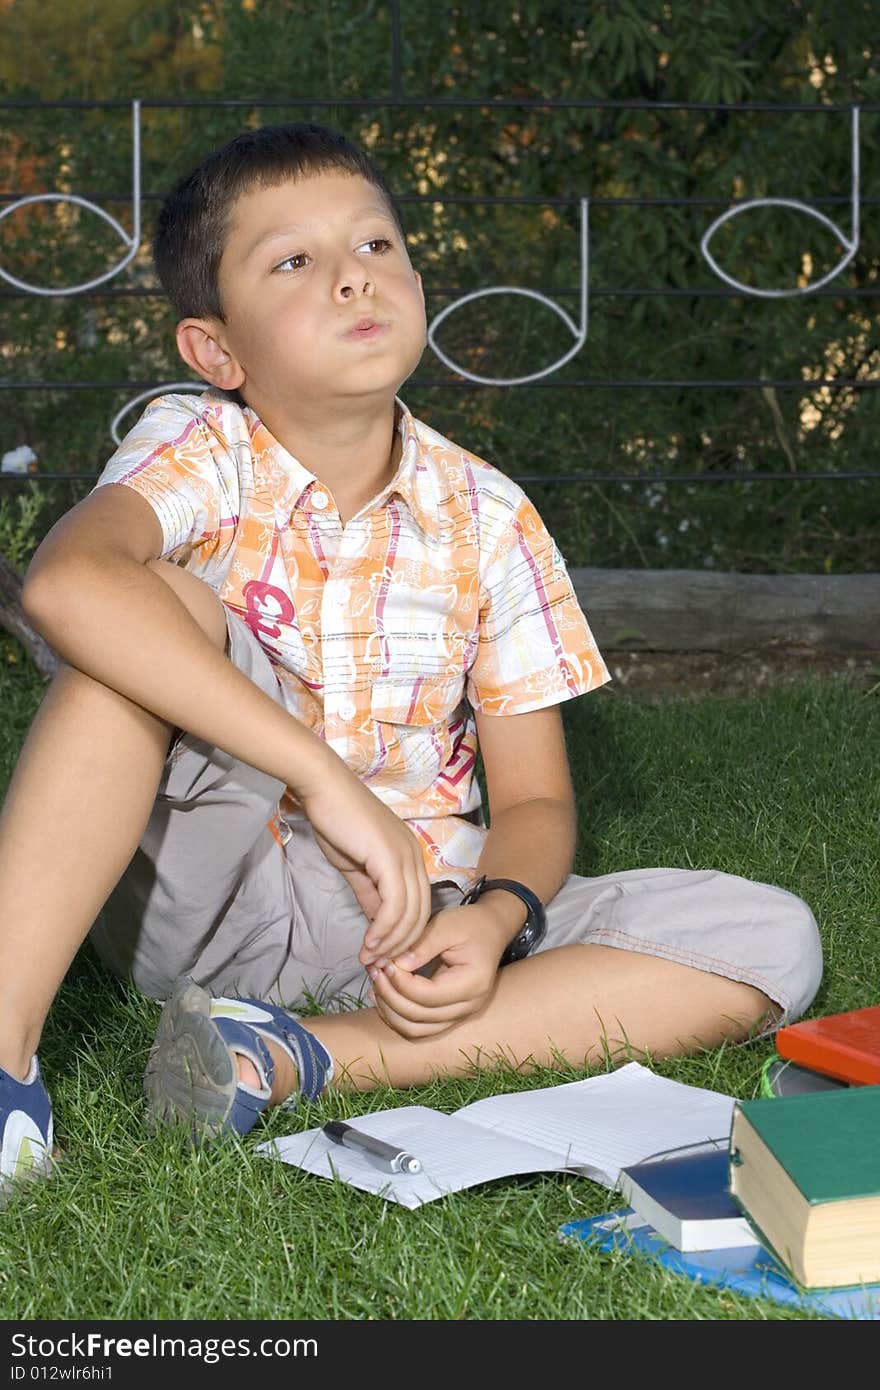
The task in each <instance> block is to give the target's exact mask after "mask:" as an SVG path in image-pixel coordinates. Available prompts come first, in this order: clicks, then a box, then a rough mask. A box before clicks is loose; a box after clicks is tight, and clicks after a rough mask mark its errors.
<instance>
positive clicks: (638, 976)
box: [272, 946, 776, 1101]
mask: <svg viewBox="0 0 880 1390" xmlns="http://www.w3.org/2000/svg"><path fill="white" fill-rule="evenodd" d="M775 1012H776V1010H775V1006H774V1005H773V1004H772V1003H771V1001H770V1000H769V999H768V998H767V996H766V995H765V994H762V993H761V991H760V990H757V989H753V988H752V986H751V985H744V984H740V983H738V982H737V981H735V980H729V979H727V978H725V977H724V976H722V975H713V974H709V973H708V972H706V971H703V970H696V969H694V968H693V967H691V966H687V965H679V964H678V963H677V962H674V961H668V960H664V959H663V958H662V957H659V956H648V955H642V954H639V953H637V952H635V951H624V950H619V949H617V948H615V947H612V946H562V947H560V948H558V949H557V950H552V951H544V952H541V953H539V954H538V955H536V956H532V957H530V958H529V959H527V960H523V961H517V962H516V963H514V964H512V965H508V966H505V967H504V969H503V970H500V971H499V973H498V983H497V986H496V989H495V992H494V994H493V995H492V997H491V999H490V1000H489V1002H488V1003H487V1004H486V1005H485V1007H484V1008H483V1009H482V1010H481V1012H479V1013H477V1014H474V1015H473V1016H472V1017H470V1018H468V1019H465V1020H464V1021H463V1022H462V1023H459V1024H456V1025H455V1026H454V1027H451V1028H449V1029H448V1030H447V1031H446V1032H444V1033H438V1034H435V1035H434V1036H432V1037H427V1038H421V1039H418V1040H416V1041H412V1040H410V1039H407V1038H404V1037H401V1035H400V1034H399V1033H396V1032H395V1031H394V1030H393V1029H391V1028H390V1027H389V1026H388V1025H387V1024H386V1023H384V1022H383V1020H382V1018H381V1017H380V1015H379V1014H378V1013H377V1011H376V1010H375V1009H354V1010H352V1011H351V1012H346V1013H339V1014H324V1015H321V1016H320V1017H317V1018H304V1019H302V1020H301V1022H302V1023H303V1024H304V1025H305V1026H306V1027H307V1028H308V1029H309V1030H310V1031H311V1032H313V1033H314V1034H315V1035H316V1037H318V1038H320V1040H321V1042H322V1043H324V1045H325V1046H326V1047H327V1048H328V1050H329V1051H330V1053H331V1054H332V1056H333V1059H334V1065H335V1075H334V1081H333V1085H334V1086H338V1087H340V1088H342V1089H346V1090H352V1089H354V1090H369V1089H371V1088H372V1087H374V1086H376V1085H392V1086H416V1085H420V1084H424V1083H427V1082H429V1081H431V1080H432V1079H433V1078H434V1077H435V1076H437V1075H440V1074H446V1075H455V1074H461V1073H465V1072H469V1071H472V1070H473V1068H474V1066H475V1065H478V1066H481V1067H487V1068H488V1067H491V1066H493V1065H497V1064H498V1063H499V1062H506V1063H507V1064H513V1065H515V1066H518V1067H520V1068H521V1069H522V1070H523V1071H528V1070H530V1069H531V1067H532V1066H534V1065H552V1063H553V1062H554V1061H555V1060H558V1059H559V1058H560V1057H562V1058H565V1059H566V1060H567V1061H569V1062H570V1063H572V1064H573V1065H574V1066H578V1067H579V1066H583V1065H584V1064H585V1063H591V1064H594V1065H595V1064H596V1063H602V1062H603V1061H604V1059H605V1058H606V1057H608V1056H611V1057H612V1058H614V1060H616V1061H618V1062H622V1061H625V1060H629V1059H631V1058H634V1059H638V1058H639V1057H640V1056H646V1055H647V1056H652V1057H662V1056H666V1057H668V1056H675V1055H679V1054H682V1053H686V1052H693V1051H696V1050H697V1049H699V1048H700V1047H717V1046H719V1045H720V1044H721V1043H722V1042H723V1041H724V1040H725V1039H729V1040H731V1041H738V1040H740V1039H742V1038H744V1037H746V1036H748V1034H749V1033H750V1032H751V1031H752V1029H753V1028H754V1027H755V1025H756V1024H757V1023H758V1022H759V1021H761V1020H763V1019H765V1018H768V1017H772V1016H774V1014H775ZM272 1051H273V1056H274V1057H275V1060H276V1063H277V1066H278V1071H277V1073H276V1082H275V1086H274V1087H273V1093H272V1094H273V1100H276V1101H277V1100H283V1099H284V1098H285V1097H286V1096H287V1095H289V1094H290V1091H291V1089H292V1087H293V1085H294V1084H295V1075H294V1072H293V1068H292V1066H291V1064H290V1063H289V1062H288V1061H287V1060H286V1059H285V1058H284V1057H283V1056H282V1055H281V1053H280V1049H277V1048H274V1047H273V1049H272Z"/></svg>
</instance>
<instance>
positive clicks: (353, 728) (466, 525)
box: [0, 124, 821, 1177]
mask: <svg viewBox="0 0 880 1390" xmlns="http://www.w3.org/2000/svg"><path fill="white" fill-rule="evenodd" d="M155 257H156V266H157V270H158V273H159V276H160V278H161V281H162V284H163V286H164V288H165V290H166V292H167V293H168V295H169V297H170V298H171V300H172V302H173V303H174V305H175V307H176V309H177V312H178V315H179V318H180V322H179V323H178V325H177V344H178V348H179V350H180V353H181V355H182V357H183V358H184V360H185V361H186V362H187V363H188V365H189V366H190V367H191V368H192V370H193V371H194V372H196V373H198V375H199V376H200V377H201V378H203V379H204V380H205V381H206V382H207V383H209V385H210V387H211V389H210V390H209V391H208V392H207V393H206V394H205V395H203V396H195V395H193V396H185V395H168V396H165V397H161V398H160V399H158V400H156V401H154V402H153V403H152V405H151V406H150V407H149V408H148V410H147V411H146V412H145V414H144V416H143V417H142V419H141V420H140V421H139V422H138V424H136V425H135V427H134V428H133V429H132V431H131V432H130V433H129V435H128V436H127V437H126V439H125V440H124V441H123V443H122V445H121V446H120V448H119V449H118V450H117V452H116V453H115V454H114V456H113V457H112V458H111V459H110V461H109V463H108V464H107V467H106V469H105V470H104V473H103V474H102V476H101V479H100V481H99V483H98V484H97V486H96V488H95V489H94V490H93V491H92V493H91V494H90V495H89V496H88V497H86V498H85V499H84V500H83V501H82V502H80V503H79V505H78V506H76V507H74V508H73V509H72V510H71V511H70V512H68V513H67V515H66V516H64V517H63V518H62V519H61V520H60V521H59V522H58V523H57V525H56V526H55V527H54V528H53V529H52V531H51V532H50V533H49V535H48V536H47V537H46V539H45V540H44V541H43V543H42V545H41V546H40V547H39V550H38V551H37V553H36V555H35V556H34V559H33V561H32V563H31V566H30V568H29V570H28V573H27V576H26V579H25V586H24V595H23V601H24V607H25V611H26V612H27V614H28V616H29V617H30V619H31V621H32V622H33V624H34V626H35V627H36V628H37V629H38V630H39V631H40V632H41V633H42V634H43V636H44V637H45V638H46V639H47V640H48V641H49V642H50V643H51V644H52V645H53V647H54V648H55V649H56V650H57V652H58V653H59V655H60V657H61V658H62V660H63V662H64V663H65V664H64V665H63V666H62V668H61V671H60V674H59V675H58V676H57V678H56V679H55V681H54V682H53V684H52V686H51V687H50V689H49V691H48V692H47V695H46V697H45V699H44V701H43V704H42V706H41V708H40V710H39V712H38V714H37V717H36V719H35V720H34V723H33V726H32V729H31V731H30V733H29V736H28V739H27V741H26V743H25V746H24V748H23V750H22V754H21V757H20V759H19V762H18V766H17V768H16V771H15V774H14V777H13V781H12V784H11V787H10V790H9V793H8V797H7V802H6V806H5V809H4V813H3V817H2V821H0V991H2V1008H0V1066H2V1068H3V1069H4V1070H3V1072H2V1075H0V1107H2V1110H0V1131H2V1134H3V1156H2V1173H3V1174H4V1175H6V1176H7V1177H8V1176H9V1175H11V1174H19V1173H22V1172H27V1171H31V1172H32V1173H34V1174H36V1173H39V1172H42V1171H44V1170H45V1169H46V1168H47V1167H48V1165H49V1154H50V1150H51V1144H52V1130H51V1107H50V1104H49V1100H48V1096H47V1094H46V1092H45V1090H44V1089H43V1083H42V1080H41V1077H40V1073H39V1066H38V1063H37V1058H36V1050H37V1046H38V1043H39V1038H40V1033H41V1029H42V1026H43V1022H44V1019H45V1016H46V1014H47V1012H48V1009H49V1007H50V1004H51V1001H52V999H53V996H54V994H55V992H56V990H57V989H58V986H59V984H60V983H61V981H62V979H63V978H64V975H65V972H66V970H67V968H68V965H69V963H70V961H71V959H72V958H73V955H74V953H75V952H76V950H77V949H78V947H79V946H80V944H81V942H82V941H83V939H84V938H85V936H86V934H87V933H88V932H89V931H90V930H91V931H92V941H93V943H94V945H95V948H96V949H97V951H98V953H99V955H100V956H101V957H102V959H103V960H104V961H105V963H106V964H107V966H108V967H109V969H111V970H112V971H113V972H114V973H116V974H117V975H119V976H121V977H124V978H130V979H132V980H133V981H134V982H135V983H136V984H137V985H138V986H139V987H140V988H141V989H142V990H144V991H145V992H146V993H147V994H149V995H152V996H153V997H154V998H156V999H161V1000H164V1001H166V1002H165V1004H164V1008H163V1011H162V1016H161V1021H160V1025H159V1029H158V1032H157V1035H156V1041H155V1043H154V1046H153V1049H152V1052H151V1055H150V1060H149V1063H148V1067H147V1076H146V1081H145V1087H146V1091H147V1097H148V1111H149V1115H150V1117H151V1119H152V1120H153V1121H156V1120H161V1119H175V1118H176V1119H183V1120H185V1121H186V1122H187V1123H188V1124H190V1125H191V1126H193V1127H194V1128H196V1129H198V1130H199V1131H201V1132H204V1133H208V1134H213V1133H218V1132H220V1131H222V1130H230V1129H231V1130H234V1131H235V1132H237V1133H240V1134H244V1133H247V1131H248V1130H249V1129H250V1128H251V1127H252V1125H253V1124H254V1123H255V1121H256V1119H257V1117H258V1115H259V1114H260V1113H261V1112H262V1111H264V1110H265V1109H266V1108H267V1106H269V1105H274V1104H278V1103H280V1102H282V1101H284V1100H286V1099H288V1098H289V1097H292V1096H293V1095H298V1094H303V1095H305V1096H307V1097H314V1096H317V1095H318V1094H320V1092H321V1091H322V1090H323V1088H324V1087H325V1086H326V1085H327V1084H328V1082H329V1081H330V1079H331V1077H335V1083H334V1084H336V1085H338V1086H349V1087H359V1088H366V1087H370V1086H372V1085H375V1084H376V1083H377V1082H378V1081H389V1082H391V1083H392V1084H393V1085H396V1086H402V1087H405V1086H412V1085H416V1084H419V1083H423V1082H427V1081H428V1080H429V1079H430V1078H431V1077H432V1076H433V1075H435V1074H438V1073H444V1072H446V1073H454V1072H463V1071H466V1070H468V1069H469V1068H471V1067H473V1066H474V1065H475V1064H478V1065H492V1064H493V1063H497V1062H498V1061H499V1059H507V1060H513V1061H514V1062H515V1063H516V1064H517V1065H523V1066H528V1065H531V1064H534V1063H549V1062H551V1061H552V1060H553V1058H554V1057H555V1056H557V1055H561V1056H563V1057H565V1058H567V1059H569V1060H570V1061H572V1062H573V1063H575V1064H576V1065H578V1066H581V1065H583V1064H585V1063H589V1062H591V1061H596V1060H597V1059H599V1058H601V1057H603V1056H605V1055H608V1054H610V1055H612V1056H615V1057H622V1056H625V1055H630V1054H631V1053H636V1054H640V1053H641V1054H644V1053H645V1052H649V1053H651V1054H653V1055H657V1056H661V1055H668V1054H673V1053H678V1052H682V1051H686V1050H689V1049H693V1048H695V1047H698V1046H714V1045H716V1044H719V1043H720V1042H721V1041H722V1040H724V1039H739V1038H743V1037H745V1036H747V1035H748V1034H750V1033H751V1032H753V1031H754V1029H755V1028H756V1026H758V1025H763V1026H765V1027H767V1026H772V1025H773V1024H774V1023H776V1022H778V1021H779V1019H780V1018H785V1019H791V1018H793V1017H795V1016H796V1015H797V1014H798V1013H800V1012H801V1011H802V1010H803V1009H805V1008H806V1007H807V1005H808V1004H809V1003H810V1001H811V999H812V997H813V995H814V993H815V991H816V988H817V987H818V983H819V978H820V973H821V953H820V949H819V943H818V934H817V930H816V924H815V922H814V920H813V917H812V914H811V913H810V911H809V909H808V908H807V907H806V906H805V905H804V904H803V903H802V902H801V901H800V900H799V899H797V898H795V897H793V896H792V895H791V894H789V893H787V892H784V891H782V890H781V889H778V888H773V887H768V886H765V885H761V884H754V883H749V882H747V881H745V880H742V879H737V878H733V877H731V876H729V875H725V874H717V873H710V872H682V871H678V870H673V869H648V870H634V871H630V872H625V873H618V874H610V875H606V876H605V877H603V878H598V879H586V878H581V877H578V876H576V875H572V874H571V867H572V863H573V858H574V849H575V842H574V835H575V808H574V796H573V791H572V785H571V780H570V776H569V770H568V764H567V759H566V753H565V743H564V736H563V730H562V723H561V717H560V709H559V706H560V704H561V702H562V701H563V700H567V699H570V698H572V697H574V696H577V695H579V694H582V693H584V692H586V691H588V690H591V689H593V688H594V687H596V686H598V685H601V684H602V683H603V682H604V681H605V680H607V672H606V670H605V667H604V665H603V663H602V660H601V657H600V656H599V654H598V652H597V650H596V647H595V644H594V642H593V640H592V637H591V635H590V632H589V629H588V627H587V624H586V620H585V618H584V615H583V613H582V612H581V611H580V608H579V607H578V604H577V602H576V599H575V596H574V593H573V590H572V587H571V584H570V581H569V579H568V576H567V573H566V570H565V566H564V563H563V560H562V557H561V556H560V555H559V552H558V550H557V549H556V547H555V545H554V543H553V541H552V539H551V538H550V536H549V535H548V534H547V532H546V530H545V528H544V527H543V524H542V523H541V521H540V518H539V517H538V516H537V514H536V512H535V510H534V508H533V507H532V506H531V504H530V503H529V501H528V500H527V498H526V497H525V496H524V494H523V493H522V491H521V489H519V488H518V487H517V486H516V485H515V484H514V483H512V482H511V481H510V480H509V479H507V478H506V477H504V476H503V475H502V474H500V473H499V472H497V471H496V470H495V469H494V468H492V467H491V466H490V465H489V464H487V463H484V462H483V461H482V460H480V459H478V458H475V457H474V456H473V455H472V454H469V453H468V452H467V451H466V450H463V449H461V448H459V447H458V446H457V445H454V444H452V443H451V442H450V441H449V440H446V439H443V438H442V437H441V436H440V435H438V434H436V433H435V432H434V431H432V430H431V429H430V428H429V427H428V426H427V425H424V424H422V423H421V422H420V421H418V420H415V419H413V417H412V415H411V414H410V413H409V411H408V410H407V408H406V406H405V405H404V404H403V402H402V401H400V400H399V399H398V398H397V396H396V392H397V390H398V388H399V387H400V385H401V384H402V383H403V382H404V381H406V379H407V378H408V377H409V376H410V375H411V373H412V372H413V370H414V368H415V367H416V365H417V363H418V361H419V359H420V357H421V354H422V351H423V349H424V346H425V338H426V323H425V310H424V297H423V293H422V283H421V278H420V276H419V275H418V273H417V272H416V271H414V270H413V268H412V266H411V264H410V261H409V258H408V255H407V251H406V242H405V237H404V234H403V230H402V226H401V221H400V215H399V212H398V209H397V207H396V205H395V202H394V199H393V197H392V195H391V193H390V191H389V190H388V188H387V186H386V184H385V182H384V179H383V177H382V175H381V174H380V173H379V171H378V170H377V169H376V168H375V166H374V165H373V164H372V163H371V162H370V160H369V159H368V158H367V156H366V155H365V154H364V153H363V152H362V151H360V150H359V149H357V147H355V146H354V145H352V144H351V143H350V142H349V141H348V140H346V139H345V138H344V137H343V136H341V135H339V134H337V133H335V132H333V131H329V130H326V129H324V128H322V127H319V126H313V125H307V124H289V125H282V126H274V127H273V126H269V127H264V128H262V129H260V130H256V131H247V132H244V133H242V134H241V135H239V136H238V137H236V138H235V139H234V140H232V141H231V142H230V143H229V144H228V145H226V146H224V147H223V148H221V149H219V150H217V151H214V152H213V153H212V154H210V155H209V156H208V157H207V158H206V159H205V160H204V161H203V162H202V164H201V165H200V166H199V167H198V168H197V169H196V170H195V171H193V173H192V174H190V175H189V176H187V177H186V178H185V179H182V180H181V181H180V183H179V184H178V185H177V187H176V188H175V189H174V190H172V192H171V194H170V195H169V197H168V198H167V200H166V203H165V205H164V207H163V210H162V213H161V215H160V219H159V224H158V231H157V237H156V246H155ZM477 738H479V745H480V748H481V752H482V757H483V764H484V769H485V773H486V781H487V787H488V795H489V810H490V818H491V824H490V826H489V828H488V830H487V828H486V826H485V823H484V821H483V817H482V810H481V804H480V791H479V784H478V782H477V781H476V779H475V776H474V763H475V756H476V748H477ZM47 827H57V828H58V830H59V833H58V834H57V837H56V836H53V837H52V844H51V854H47V852H46V830H47ZM463 890H470V891H467V892H464V893H463ZM499 967H502V968H499ZM310 995H311V996H316V997H318V998H319V999H321V1000H323V1001H325V1002H328V1003H330V1004H331V1008H330V1009H329V1011H328V1012H325V1013H324V1014H322V1015H320V1016H319V1017H310V1018H308V1019H306V1020H300V1019H297V1018H296V1016H295V1012H294V1013H291V1012H289V1010H294V1011H295V1010H296V1008H297V1006H301V1005H302V1003H303V1001H304V999H305V998H306V997H307V996H310ZM345 996H348V997H349V999H351V998H352V997H354V998H355V999H356V1000H358V1001H360V1002H368V1003H369V1004H370V1007H364V1008H355V1009H345V1008H339V1000H340V997H343V998H344V997H345ZM334 1003H335V1005H336V1007H335V1008H334V1007H333V1005H334ZM281 1005H285V1006H287V1007H286V1008H282V1007H280V1006H281Z"/></svg>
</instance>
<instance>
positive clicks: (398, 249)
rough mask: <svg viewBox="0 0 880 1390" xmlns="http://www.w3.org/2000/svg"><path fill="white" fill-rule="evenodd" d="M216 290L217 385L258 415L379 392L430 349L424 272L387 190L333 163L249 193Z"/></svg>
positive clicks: (238, 210)
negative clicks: (221, 373) (220, 358)
mask: <svg viewBox="0 0 880 1390" xmlns="http://www.w3.org/2000/svg"><path fill="white" fill-rule="evenodd" d="M219 287H220V298H221V301H222V303H223V308H224V313H225V315H226V323H225V324H215V325H214V332H215V335H216V337H217V339H218V340H219V343H220V347H221V349H222V352H223V353H224V354H228V357H229V362H228V364H224V363H220V364H219V366H220V367H221V368H222V369H223V370H225V371H226V373H227V376H226V378H225V379H224V380H216V374H215V380H216V384H217V385H222V386H224V389H227V390H233V389H238V390H240V391H241V393H242V395H243V397H244V399H245V400H246V401H247V403H248V404H249V405H251V406H252V407H253V408H254V409H255V410H256V411H257V413H258V414H259V413H261V408H264V409H268V410H270V413H271V410H272V408H274V411H275V412H276V413H277V412H278V411H279V410H280V411H282V412H283V411H284V409H285V404H286V405H287V407H288V408H289V409H290V410H291V411H292V413H293V414H294V415H295V414H296V412H297V405H298V403H299V404H300V405H304V404H305V403H306V402H307V401H308V402H314V403H317V404H320V403H322V402H327V403H332V402H333V401H334V400H339V398H340V397H346V396H348V397H361V398H366V399H370V398H373V399H379V400H381V399H382V398H383V397H387V396H389V395H393V394H394V393H395V392H396V391H397V389H398V387H399V386H400V385H401V383H402V382H404V381H405V380H406V379H407V377H409V376H410V375H411V374H412V372H413V371H414V370H415V368H416V366H417V365H418V362H419V359H420V357H421V355H422V352H423V350H424V346H425V340H426V325H425V301H424V295H423V293H422V282H421V277H420V276H419V275H418V274H417V273H416V272H415V271H414V270H413V268H412V266H411V265H410V261H409V257H408V255H407V252H406V247H405V245H404V243H403V240H402V238H401V236H400V232H399V231H398V228H397V224H396V223H395V221H394V218H393V216H392V214H391V212H390V210H389V209H388V208H387V207H386V205H385V201H384V199H383V197H382V195H381V193H380V192H379V190H378V189H377V188H376V187H375V185H374V184H372V183H370V182H368V180H366V179H364V178H361V177H360V176H359V175H352V174H348V173H343V172H342V171H337V170H332V171H328V172H325V173H321V174H316V175H312V176H310V177H309V178H306V179H302V180H300V181H298V182H292V181H287V182H285V183H282V184H279V185H277V186H276V187H274V188H264V187H261V186H257V187H255V188H253V189H251V190H250V191H249V192H247V193H244V194H242V196H241V197H240V198H239V199H238V201H237V203H236V204H235V206H234V208H233V210H232V216H231V220H230V230H229V234H228V238H227V242H226V247H225V249H224V251H223V256H222V258H221V262H220V269H219ZM369 323H372V324H375V325H376V326H375V327H372V328H370V327H367V328H365V327H359V325H363V324H369ZM230 373H231V376H230V375H229V374H230ZM233 377H238V380H236V381H235V384H234V386H233V385H229V384H227V383H228V381H229V380H231V379H232V378H233Z"/></svg>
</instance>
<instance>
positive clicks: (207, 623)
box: [147, 560, 226, 651]
mask: <svg viewBox="0 0 880 1390" xmlns="http://www.w3.org/2000/svg"><path fill="white" fill-rule="evenodd" d="M147 568H148V569H151V570H152V571H153V573H154V574H157V575H158V576H159V578H160V579H161V580H163V581H164V583H166V584H167V585H168V587H169V589H173V590H174V592H175V594H176V595H177V597H178V598H179V599H180V601H181V603H182V604H183V606H184V608H186V610H187V611H188V613H189V614H190V617H192V618H194V619H195V621H196V622H197V623H198V625H199V627H200V628H201V629H202V631H203V632H204V633H205V636H206V637H209V638H210V640H211V641H212V642H213V644H214V646H215V647H217V648H219V650H220V651H224V650H225V647H226V612H225V609H224V607H223V604H222V603H221V602H220V600H219V598H218V597H217V595H216V594H215V593H214V590H213V589H212V588H210V587H209V585H207V584H206V583H205V582H204V581H203V580H201V579H197V578H196V576H195V575H194V574H188V573H187V571H186V570H185V569H181V567H180V565H173V564H171V563H170V562H169V561H168V560H148V561H147Z"/></svg>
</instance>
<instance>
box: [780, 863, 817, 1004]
mask: <svg viewBox="0 0 880 1390" xmlns="http://www.w3.org/2000/svg"><path fill="white" fill-rule="evenodd" d="M777 891H785V890H777ZM785 897H786V899H787V902H786V908H787V912H786V914H785V921H786V926H787V929H788V934H787V944H788V952H787V957H788V978H787V980H786V984H787V986H788V989H787V993H788V996H789V1000H790V1003H789V1006H788V1008H787V1009H786V1010H785V1012H784V1014H783V1016H782V1018H781V1019H780V1023H791V1022H793V1020H794V1019H796V1018H798V1017H799V1016H800V1015H801V1014H803V1013H805V1012H806V1010H807V1009H808V1008H809V1007H810V1005H811V1004H812V1002H813V1000H814V998H815V997H816V993H817V991H818V989H819V985H820V984H821V983H822V969H823V959H822V941H821V937H820V935H819V927H818V924H817V922H816V918H815V917H814V915H813V913H812V911H811V910H810V908H809V907H808V905H807V904H806V903H805V902H804V900H803V898H799V897H797V895H796V894H794V893H788V892H785Z"/></svg>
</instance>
